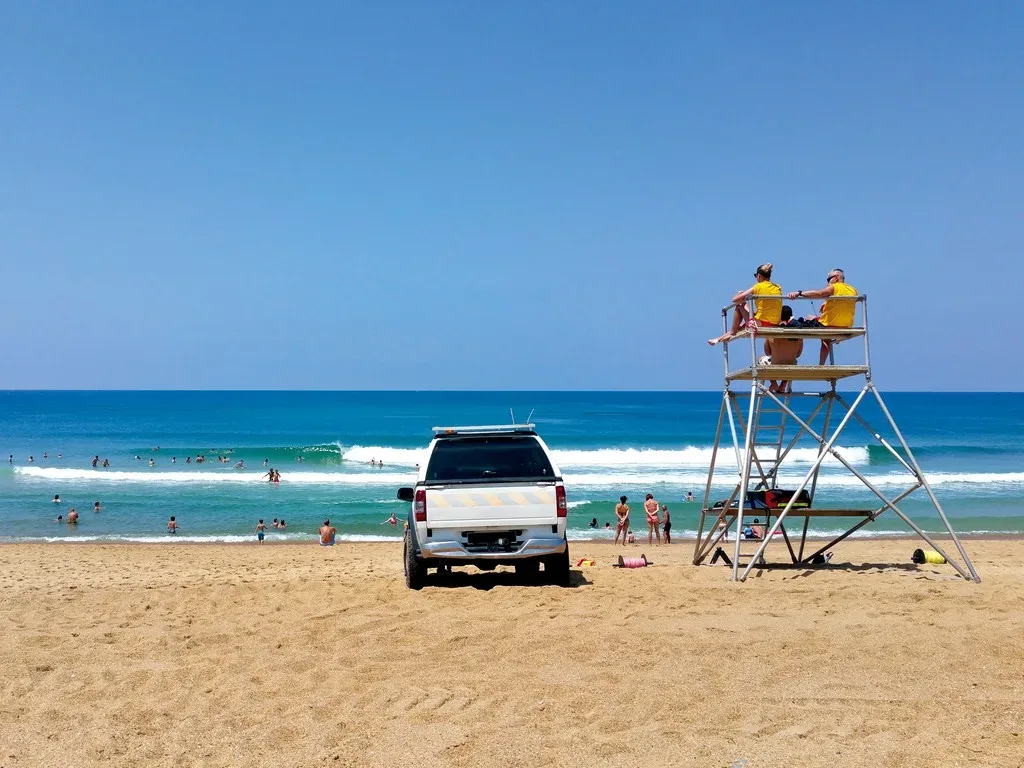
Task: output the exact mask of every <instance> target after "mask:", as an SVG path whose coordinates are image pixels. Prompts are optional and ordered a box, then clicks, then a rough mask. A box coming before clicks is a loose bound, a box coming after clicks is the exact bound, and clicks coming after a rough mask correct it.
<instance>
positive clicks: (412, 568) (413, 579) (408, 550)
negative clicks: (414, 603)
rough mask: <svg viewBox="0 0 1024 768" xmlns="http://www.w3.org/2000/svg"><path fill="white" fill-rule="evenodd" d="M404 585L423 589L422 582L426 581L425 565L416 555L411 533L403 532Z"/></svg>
mask: <svg viewBox="0 0 1024 768" xmlns="http://www.w3.org/2000/svg"><path fill="white" fill-rule="evenodd" d="M404 559H405V586H407V587H408V588H409V589H423V582H424V581H426V577H427V567H426V566H425V565H423V561H422V560H420V559H419V558H418V557H416V550H415V548H414V547H413V545H412V535H411V534H409V533H408V532H406V534H405V558H404Z"/></svg>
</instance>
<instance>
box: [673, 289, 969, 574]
mask: <svg viewBox="0 0 1024 768" xmlns="http://www.w3.org/2000/svg"><path fill="white" fill-rule="evenodd" d="M760 300H762V301H764V297H763V296H762V297H760ZM772 300H774V299H772ZM780 300H781V299H780ZM754 301H755V299H754V298H751V299H750V300H749V302H750V304H751V305H753V304H754ZM829 301H854V302H857V304H858V305H859V306H860V308H861V321H862V324H861V325H860V326H854V327H850V328H818V327H815V328H809V327H760V328H759V327H748V328H745V329H741V330H740V331H739V333H737V334H735V335H734V336H732V337H730V338H728V339H726V340H725V341H724V342H723V344H722V347H723V350H724V354H723V358H724V362H725V388H724V391H723V394H722V407H721V409H720V411H719V416H718V427H717V430H716V432H715V443H714V447H713V448H712V451H711V467H710V470H709V472H708V479H707V483H706V485H705V488H704V500H703V504H702V508H701V516H700V522H699V525H698V529H697V543H696V546H695V549H694V556H693V563H694V565H700V564H701V563H702V562H704V560H705V559H707V558H708V557H709V556H711V555H712V553H717V554H716V555H715V558H712V562H713V561H714V559H716V558H717V557H718V556H719V555H721V554H723V553H724V550H722V549H721V547H720V542H721V540H722V539H723V538H724V537H726V536H727V535H728V533H729V529H730V528H731V527H732V526H733V523H735V546H734V549H733V557H732V578H733V580H736V581H745V580H746V579H747V577H748V576H749V575H750V572H751V571H752V570H753V569H754V568H755V567H758V566H760V565H763V564H764V563H765V561H764V553H765V550H766V548H767V547H768V544H769V543H771V542H772V541H773V540H774V539H775V536H776V535H777V534H778V535H781V537H782V539H783V541H784V542H785V544H786V547H787V549H788V551H789V556H790V559H791V561H792V564H793V565H809V564H811V563H813V562H815V561H816V558H819V557H820V556H821V555H823V553H825V552H826V551H827V550H829V549H830V548H831V547H833V546H835V545H836V544H838V543H839V542H841V541H843V540H844V539H846V538H847V537H848V536H850V535H851V534H853V533H855V532H856V531H858V530H860V529H861V528H862V527H864V526H865V525H867V524H868V523H871V522H874V521H875V520H876V519H878V517H879V516H880V515H882V514H883V513H884V512H886V511H887V510H891V511H892V512H893V513H894V514H895V515H897V516H898V517H899V518H900V519H901V520H902V521H903V522H904V523H905V524H906V525H907V526H908V527H910V528H911V529H912V530H913V531H914V532H915V533H916V534H917V535H918V536H920V537H921V538H922V539H923V540H924V541H926V542H927V543H928V544H929V546H931V547H932V549H934V550H935V551H936V552H938V553H939V554H941V555H942V556H943V557H944V558H945V559H946V561H947V562H948V563H949V564H950V565H951V566H952V567H953V568H954V569H955V570H956V572H957V573H959V574H960V575H961V576H962V577H963V578H965V579H970V580H973V581H976V582H978V581H981V578H980V577H979V576H978V573H977V571H976V570H975V568H974V564H973V563H972V562H971V559H970V557H969V555H968V554H967V550H966V549H965V548H964V545H963V542H961V540H960V537H959V536H957V534H956V532H955V531H954V530H953V527H952V525H950V522H949V519H948V518H947V517H946V513H945V511H944V510H943V508H942V505H941V504H940V503H939V500H938V498H937V497H936V496H935V492H934V491H933V490H932V487H931V485H930V484H929V483H928V478H927V477H926V476H925V474H924V472H923V471H922V470H921V467H920V465H919V464H918V463H917V459H916V458H915V457H914V454H913V451H911V449H910V446H909V445H908V444H907V441H906V439H905V438H904V436H903V433H902V432H901V431H900V428H899V426H898V425H897V424H896V421H895V419H894V418H893V416H892V413H891V412H890V411H889V408H888V407H887V406H886V404H885V401H884V400H883V399H882V395H881V393H880V392H879V391H878V389H877V388H876V387H875V385H874V383H873V381H872V377H871V355H870V352H871V350H870V346H869V344H868V319H867V296H865V295H857V296H849V297H840V296H833V297H831V298H830V299H829ZM732 308H733V305H731V304H730V305H729V306H727V307H725V308H723V309H722V319H723V331H727V330H728V327H729V325H728V323H729V318H728V313H729V311H730V310H731V309H732ZM753 309H754V307H753V306H751V314H750V316H751V317H753V316H754V312H753ZM725 335H726V334H724V333H723V336H725ZM743 338H749V340H750V352H751V364H750V366H749V367H744V368H740V369H738V370H732V369H731V368H730V364H729V343H730V342H736V341H738V340H741V339H743ZM771 338H779V339H783V338H784V339H815V340H821V341H822V342H823V343H826V342H830V343H829V344H828V350H827V354H828V360H827V362H828V363H829V364H828V365H770V364H765V363H766V361H764V360H763V359H759V357H758V342H759V341H763V340H765V339H771ZM854 338H862V339H863V342H864V344H863V349H864V360H863V364H860V365H835V364H834V346H835V344H837V343H840V342H842V341H846V340H850V339H854ZM860 376H863V377H864V384H863V386H862V387H861V389H860V391H859V392H858V393H857V394H856V396H855V397H853V399H852V401H851V400H849V399H848V398H847V397H846V396H844V394H843V393H840V392H839V391H838V390H837V389H836V382H837V381H839V380H843V379H848V378H854V377H860ZM747 381H749V382H750V391H749V393H745V392H738V391H734V390H733V388H732V387H733V385H734V384H735V383H736V382H747ZM775 381H784V382H785V381H788V382H790V385H789V389H790V390H791V388H792V382H794V381H814V382H827V384H828V388H827V389H826V390H825V391H817V392H792V391H787V392H781V391H777V390H778V389H779V387H776V386H775V385H774V384H773V383H772V382H775ZM743 397H749V403H746V404H745V407H746V415H745V417H744V413H743V409H742V407H741V404H740V400H741V398H743ZM869 398H873V399H874V400H875V402H877V403H878V406H879V409H880V410H881V413H882V414H883V416H884V418H885V420H886V422H887V423H888V426H889V427H890V429H891V433H892V435H894V436H895V438H896V442H897V443H898V444H899V446H898V447H899V448H900V449H902V454H901V453H900V451H899V450H897V448H894V447H893V445H892V444H891V443H890V442H889V441H888V440H886V439H885V438H884V437H883V436H882V434H881V433H880V432H878V431H877V430H875V429H874V428H873V427H872V426H871V425H870V424H869V423H868V422H867V420H866V419H865V418H864V417H863V416H862V415H861V413H859V412H858V408H860V406H861V405H862V404H863V403H864V401H865V400H866V399H869ZM808 399H810V400H814V399H817V401H818V402H817V404H816V405H814V406H813V408H811V411H810V414H809V415H805V416H801V415H800V414H799V413H798V412H797V411H796V410H795V409H794V406H795V402H794V401H796V402H799V401H802V400H808ZM766 416H767V417H768V418H769V419H771V418H772V417H776V416H777V417H778V418H779V421H778V422H777V423H776V422H771V423H769V424H766V423H764V422H763V421H762V419H763V418H764V417H766ZM835 418H838V419H839V423H838V425H836V426H835V428H834V429H832V431H831V432H830V431H829V428H830V426H831V425H832V424H833V422H834V419H835ZM819 421H820V425H821V426H820V427H819V428H815V423H816V422H819ZM853 422H856V423H857V425H859V426H860V427H862V428H864V429H865V430H866V431H867V433H868V435H870V437H871V438H873V439H874V440H875V441H876V442H877V443H878V444H879V445H881V446H882V447H884V448H885V449H886V450H887V451H888V452H889V453H890V454H891V455H892V456H893V457H894V458H895V459H896V461H897V462H898V464H899V465H900V466H901V467H902V469H903V470H905V471H906V473H907V476H908V478H907V479H908V482H909V485H908V487H907V488H905V489H903V490H901V491H900V492H899V493H897V494H896V495H894V496H892V497H890V496H887V495H886V494H884V493H883V492H882V491H881V490H879V488H878V487H877V486H876V485H875V484H874V483H872V482H871V480H870V479H869V478H868V477H867V476H865V475H864V473H863V472H861V471H860V470H858V469H857V468H856V467H855V466H853V464H852V463H851V462H850V461H849V460H848V459H847V458H846V457H844V456H843V455H842V453H841V452H840V451H838V450H837V449H836V445H837V441H838V439H839V437H840V435H842V434H843V433H844V431H846V430H847V428H848V427H849V426H850V425H851V424H852V423H853ZM726 425H728V429H729V437H731V441H732V447H733V452H734V454H735V464H736V467H737V474H738V476H739V477H738V480H737V481H736V484H735V487H734V488H733V491H732V493H731V494H730V495H729V497H728V498H727V499H725V500H723V501H720V502H718V503H717V504H712V486H713V485H714V484H715V473H716V470H717V469H718V468H719V464H720V461H719V459H720V457H719V453H720V449H721V448H722V446H723V442H728V439H726V441H723V433H724V431H725V428H726ZM765 434H771V435H772V438H773V439H772V440H771V441H770V442H769V441H766V440H762V439H760V438H761V436H763V435H765ZM807 439H810V440H813V441H816V442H817V455H816V457H815V459H814V461H813V462H812V463H811V466H810V468H809V469H807V470H806V471H805V472H803V473H802V474H803V478H802V479H801V481H800V483H799V485H798V486H797V487H796V490H793V491H789V490H781V489H779V488H778V477H779V472H780V470H781V469H782V468H783V467H785V466H787V465H786V460H787V458H788V457H789V455H790V453H791V452H792V450H793V449H794V448H795V447H796V445H797V444H798V443H799V442H800V441H801V440H807ZM766 448H770V449H771V451H770V452H769V451H766V450H765V449H766ZM759 449H760V450H761V453H759ZM830 457H831V458H832V459H834V460H835V461H837V462H838V463H839V464H841V465H842V466H843V467H844V468H845V469H846V470H847V471H848V472H850V473H851V474H852V475H853V476H854V477H856V478H857V479H858V480H860V481H861V483H863V485H864V486H865V487H866V488H867V489H868V490H870V491H871V492H872V493H873V494H874V495H875V496H876V497H877V502H876V504H877V506H873V507H872V508H870V509H832V508H828V507H818V506H816V505H815V500H816V496H817V490H818V479H819V473H820V471H821V466H822V464H823V463H824V462H825V460H826V459H828V458H830ZM922 488H923V489H924V492H925V493H926V494H927V496H928V499H929V500H930V501H931V503H932V505H933V506H934V508H935V511H936V512H937V513H938V516H939V518H940V519H941V521H942V524H943V526H944V527H945V529H946V532H947V533H948V535H949V537H950V539H951V540H952V542H953V543H954V544H955V546H956V550H957V551H958V553H959V555H960V561H959V562H958V561H957V560H956V559H955V558H953V557H951V556H950V554H949V553H948V552H947V551H946V550H945V549H944V548H943V547H942V546H941V545H940V544H939V543H938V542H936V541H935V539H934V537H933V536H931V535H929V534H928V533H927V532H925V531H924V530H923V529H922V528H921V527H920V526H918V525H917V523H915V522H914V521H913V520H912V519H911V518H910V517H909V516H908V515H907V514H906V513H905V512H904V511H903V510H902V509H901V508H900V507H899V504H900V503H901V502H902V501H903V500H904V499H906V498H907V497H909V496H910V495H911V494H913V493H914V492H916V491H918V490H920V489H922ZM780 498H781V499H784V500H785V504H784V506H779V504H781V502H779V501H778V500H779V499H780ZM771 500H775V501H776V502H778V503H777V504H776V506H772V504H771V503H767V502H769V501H771ZM755 516H757V518H758V519H760V518H762V517H763V518H765V528H764V531H763V535H762V536H761V537H760V539H744V536H743V533H744V519H745V518H749V517H755ZM813 517H826V518H831V519H836V520H842V519H855V520H856V522H854V523H853V525H851V526H850V527H849V528H848V529H847V530H846V531H844V532H843V533H842V534H840V535H838V536H835V537H834V538H832V539H831V540H830V541H829V542H828V543H827V544H825V545H824V546H820V547H817V548H816V549H815V550H814V552H812V553H811V554H808V555H805V554H804V550H805V548H806V545H807V540H808V529H809V525H810V521H811V518H813ZM773 518H774V522H772V519H773ZM791 518H798V519H802V521H803V523H802V526H801V530H800V534H799V538H798V547H797V548H796V549H794V542H793V540H792V539H791V534H790V532H789V531H788V530H787V529H786V525H785V523H786V522H787V520H789V519H791ZM709 521H713V522H711V524H710V525H708V523H709ZM705 529H707V530H706V531H705ZM744 542H748V543H757V544H758V546H757V549H756V551H755V552H753V553H752V554H751V555H750V556H749V559H748V560H747V562H746V565H745V566H744V565H743V563H742V562H741V559H742V558H743V557H744V555H743V552H742V545H743V544H744ZM726 559H727V558H726ZM727 561H728V559H727Z"/></svg>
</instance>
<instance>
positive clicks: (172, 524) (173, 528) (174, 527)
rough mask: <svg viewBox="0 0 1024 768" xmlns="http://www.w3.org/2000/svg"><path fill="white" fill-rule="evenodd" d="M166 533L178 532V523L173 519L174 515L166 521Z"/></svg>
mask: <svg viewBox="0 0 1024 768" xmlns="http://www.w3.org/2000/svg"><path fill="white" fill-rule="evenodd" d="M167 532H168V533H177V532H178V521H177V520H175V519H174V515H171V519H170V520H168V521H167Z"/></svg>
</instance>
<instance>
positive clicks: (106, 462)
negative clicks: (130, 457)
mask: <svg viewBox="0 0 1024 768" xmlns="http://www.w3.org/2000/svg"><path fill="white" fill-rule="evenodd" d="M103 466H104V467H109V466H110V462H109V461H107V460H106V459H104V460H103Z"/></svg>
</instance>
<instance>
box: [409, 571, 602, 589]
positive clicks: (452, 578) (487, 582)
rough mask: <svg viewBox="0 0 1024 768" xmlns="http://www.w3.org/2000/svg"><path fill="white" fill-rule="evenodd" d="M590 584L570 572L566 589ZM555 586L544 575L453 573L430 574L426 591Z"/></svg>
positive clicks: (585, 578) (577, 573) (577, 574)
mask: <svg viewBox="0 0 1024 768" xmlns="http://www.w3.org/2000/svg"><path fill="white" fill-rule="evenodd" d="M587 584H590V581H588V580H587V577H586V576H584V575H583V574H582V573H581V572H580V571H573V570H570V571H569V586H568V587H565V589H576V588H578V587H582V586H585V585H587ZM545 586H553V585H550V584H548V583H547V582H545V580H544V573H543V572H541V573H540V574H539V575H538V576H524V575H522V574H518V573H515V572H513V571H489V572H488V571H483V572H478V571H463V570H456V569H452V570H451V571H446V572H440V573H431V574H428V576H427V580H426V583H425V584H424V589H430V588H433V587H443V588H446V589H466V588H472V589H481V590H484V591H486V590H489V589H494V588H495V587H545Z"/></svg>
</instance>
